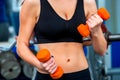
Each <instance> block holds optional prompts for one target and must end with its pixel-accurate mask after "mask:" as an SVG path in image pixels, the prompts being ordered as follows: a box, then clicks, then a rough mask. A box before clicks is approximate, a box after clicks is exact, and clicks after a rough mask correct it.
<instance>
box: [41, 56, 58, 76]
mask: <svg viewBox="0 0 120 80" xmlns="http://www.w3.org/2000/svg"><path fill="white" fill-rule="evenodd" d="M42 65H43V68H44V69H45V70H46V71H47V72H49V73H51V74H53V73H54V72H55V71H56V69H57V65H56V63H55V60H54V57H51V58H50V60H48V61H47V62H45V63H42Z"/></svg>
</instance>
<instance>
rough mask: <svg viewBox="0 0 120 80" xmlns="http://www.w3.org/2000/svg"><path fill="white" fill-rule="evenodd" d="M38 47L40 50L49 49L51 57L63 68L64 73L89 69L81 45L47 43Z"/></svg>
mask: <svg viewBox="0 0 120 80" xmlns="http://www.w3.org/2000/svg"><path fill="white" fill-rule="evenodd" d="M38 47H39V49H45V48H46V49H48V50H49V51H50V53H51V55H52V56H54V59H55V62H56V64H57V65H59V66H61V67H62V69H63V71H64V73H71V72H76V71H81V70H84V69H87V68H88V62H87V59H86V56H85V55H84V50H83V45H82V44H81V43H76V42H59V43H47V44H38ZM39 72H42V71H39Z"/></svg>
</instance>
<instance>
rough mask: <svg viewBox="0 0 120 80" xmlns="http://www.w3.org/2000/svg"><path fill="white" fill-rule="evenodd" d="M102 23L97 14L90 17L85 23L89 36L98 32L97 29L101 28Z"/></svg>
mask: <svg viewBox="0 0 120 80" xmlns="http://www.w3.org/2000/svg"><path fill="white" fill-rule="evenodd" d="M102 22H103V19H102V18H101V17H100V16H99V15H98V14H94V15H92V16H91V17H90V18H89V19H88V20H87V21H86V23H87V24H88V26H89V30H90V32H91V34H94V33H97V32H98V30H99V28H101V27H100V26H101V24H102Z"/></svg>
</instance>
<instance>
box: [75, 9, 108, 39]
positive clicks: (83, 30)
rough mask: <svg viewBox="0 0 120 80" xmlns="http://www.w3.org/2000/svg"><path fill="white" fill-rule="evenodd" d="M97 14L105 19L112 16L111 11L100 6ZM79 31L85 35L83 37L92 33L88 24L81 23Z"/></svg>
mask: <svg viewBox="0 0 120 80" xmlns="http://www.w3.org/2000/svg"><path fill="white" fill-rule="evenodd" d="M97 14H98V15H99V16H100V17H101V18H102V19H103V20H107V19H109V18H110V14H109V12H108V11H107V10H106V9H105V8H100V9H98V11H97ZM77 30H78V32H79V33H80V34H81V35H82V36H83V37H87V36H89V35H90V31H89V27H88V25H87V24H86V25H84V24H80V25H79V26H78V27H77Z"/></svg>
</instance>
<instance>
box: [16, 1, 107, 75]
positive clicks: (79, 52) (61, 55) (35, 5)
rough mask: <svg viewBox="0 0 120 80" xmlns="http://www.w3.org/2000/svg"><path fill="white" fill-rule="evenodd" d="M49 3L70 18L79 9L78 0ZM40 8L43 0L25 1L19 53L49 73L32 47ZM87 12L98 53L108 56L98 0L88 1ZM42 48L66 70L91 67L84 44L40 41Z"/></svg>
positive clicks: (21, 20) (94, 45) (71, 70)
mask: <svg viewBox="0 0 120 80" xmlns="http://www.w3.org/2000/svg"><path fill="white" fill-rule="evenodd" d="M48 2H49V3H50V5H51V6H52V7H53V9H54V10H55V12H56V13H57V14H58V15H59V16H60V17H61V18H63V19H65V20H70V19H71V18H72V16H73V14H74V11H75V9H76V3H77V0H48ZM59 5H60V6H59ZM89 8H91V9H89ZM40 9H41V6H40V0H25V2H24V4H23V5H22V8H21V11H20V31H19V35H18V38H17V51H18V55H19V56H20V57H21V58H22V59H23V60H25V61H26V62H28V63H30V64H31V65H33V66H35V67H36V68H37V69H38V71H39V72H41V73H48V72H52V71H51V70H47V71H46V68H47V67H46V66H44V65H43V64H42V63H40V62H39V61H38V60H37V58H36V57H35V55H34V54H33V53H32V52H31V51H30V50H29V48H28V46H29V41H30V39H31V36H32V35H33V29H34V27H35V26H34V25H35V24H36V23H37V20H38V18H39V15H40ZM84 11H85V16H86V19H87V21H86V23H87V24H89V25H90V26H89V27H90V31H91V37H92V41H91V44H92V45H93V47H94V49H95V51H96V52H97V53H98V54H100V55H104V53H105V51H106V46H107V42H106V40H105V38H104V36H103V34H102V30H101V28H100V26H101V23H102V20H101V18H99V17H98V16H97V14H96V11H97V8H96V3H95V0H84ZM93 14H96V15H93ZM91 16H92V17H91ZM38 47H39V49H43V48H46V49H48V50H49V51H50V53H51V55H53V56H54V59H55V60H54V61H55V63H56V64H57V65H60V66H61V67H62V69H63V70H64V72H65V73H70V72H76V71H81V70H84V69H86V68H88V63H87V60H86V57H85V55H84V51H83V44H82V43H77V42H58V43H45V44H38ZM53 66H54V65H53Z"/></svg>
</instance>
